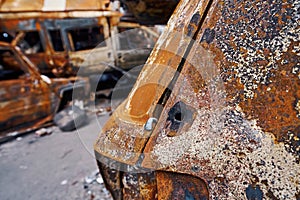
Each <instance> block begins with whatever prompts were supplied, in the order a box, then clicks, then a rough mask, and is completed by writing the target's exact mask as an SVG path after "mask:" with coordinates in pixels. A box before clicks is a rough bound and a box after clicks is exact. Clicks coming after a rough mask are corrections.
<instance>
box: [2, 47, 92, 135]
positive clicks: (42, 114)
mask: <svg viewBox="0 0 300 200" xmlns="http://www.w3.org/2000/svg"><path fill="white" fill-rule="evenodd" d="M0 83H1V84H0V108H1V113H0V132H1V135H3V134H5V133H7V132H11V131H20V130H22V129H24V130H25V129H28V128H30V129H34V128H38V127H39V126H41V125H42V124H43V123H45V122H48V121H51V120H52V119H53V117H54V115H55V113H57V112H58V111H60V110H62V109H63V108H64V107H65V106H66V105H68V103H69V102H71V101H74V100H78V101H84V100H85V97H86V96H87V95H89V93H88V91H89V90H88V87H89V86H88V81H87V80H86V79H83V78H51V79H50V78H48V77H47V76H45V75H41V74H40V72H39V71H38V69H37V68H36V66H35V65H34V64H33V63H32V62H31V61H30V60H29V59H28V58H27V57H26V56H25V55H24V54H23V53H22V51H21V50H20V48H19V47H17V46H16V41H13V42H12V43H6V42H0ZM74 91H76V96H74V95H73V92H74Z"/></svg>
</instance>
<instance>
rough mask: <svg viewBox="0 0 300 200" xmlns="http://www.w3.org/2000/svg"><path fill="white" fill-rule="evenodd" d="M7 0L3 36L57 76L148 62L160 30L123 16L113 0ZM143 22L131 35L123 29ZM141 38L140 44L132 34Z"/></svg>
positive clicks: (1, 10) (2, 7)
mask: <svg viewBox="0 0 300 200" xmlns="http://www.w3.org/2000/svg"><path fill="white" fill-rule="evenodd" d="M51 2H52V1H48V0H44V1H37V2H32V1H30V0H22V1H17V2H16V1H3V2H1V4H0V27H1V30H0V32H1V34H2V35H1V40H12V39H14V38H17V37H18V34H25V36H24V37H23V38H22V39H21V40H19V41H17V44H18V46H20V48H21V49H22V51H23V52H24V53H25V55H27V56H28V58H29V59H30V60H31V61H32V62H33V63H34V64H36V65H37V66H38V68H39V70H40V72H41V73H42V74H46V75H48V76H56V77H67V76H74V75H76V73H77V72H78V70H79V69H80V75H90V74H95V73H102V72H104V71H113V70H116V69H121V70H128V69H131V68H132V67H135V66H138V65H141V64H144V63H145V61H146V59H147V58H148V56H149V54H150V52H151V50H152V48H150V47H153V45H154V43H155V42H156V39H157V37H158V35H157V34H156V33H155V32H154V31H152V30H151V29H149V28H147V27H144V26H140V25H138V24H136V23H129V22H120V17H121V13H120V12H118V11H112V9H111V8H110V7H109V1H108V0H105V1H101V0H97V1H95V0H93V1H80V0H68V1H53V2H52V3H51ZM136 28H138V29H139V30H138V31H136V32H135V33H134V34H131V36H130V37H128V36H126V37H125V38H124V35H121V36H120V37H119V35H118V34H119V33H121V32H124V31H126V30H132V29H136ZM132 39H136V40H138V41H139V42H140V43H139V44H140V45H138V46H131V44H130V43H128V42H132V41H129V40H132Z"/></svg>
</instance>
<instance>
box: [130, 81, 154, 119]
mask: <svg viewBox="0 0 300 200" xmlns="http://www.w3.org/2000/svg"><path fill="white" fill-rule="evenodd" d="M157 87H158V85H157V84H147V85H143V86H141V87H139V88H138V89H137V90H136V92H135V93H134V95H133V96H132V98H131V101H130V109H129V114H130V115H132V116H134V118H136V117H138V120H141V121H142V122H143V123H145V122H146V120H147V119H148V118H149V114H148V110H149V108H150V106H151V105H152V103H153V100H154V98H155V96H156V90H157Z"/></svg>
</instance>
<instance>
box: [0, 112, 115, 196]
mask: <svg viewBox="0 0 300 200" xmlns="http://www.w3.org/2000/svg"><path fill="white" fill-rule="evenodd" d="M107 118H108V114H105V115H102V116H96V115H94V114H91V115H90V116H89V124H88V125H86V126H84V127H82V128H80V129H78V130H77V131H73V132H61V131H60V130H59V129H58V128H57V127H51V128H52V129H53V132H52V134H50V135H46V136H43V137H38V136H36V135H35V134H34V133H32V134H29V135H27V136H25V137H22V138H17V139H16V140H14V141H11V142H8V143H5V144H2V145H1V146H0V160H1V162H0V199H1V200H24V199H25V200H27V199H30V200H48V199H49V200H55V199H57V200H64V199H66V200H69V199H71V200H73V199H76V200H77V199H78V200H81V199H84V200H85V199H88V200H89V199H94V200H97V199H101V200H108V199H111V197H110V195H109V193H108V191H107V190H106V189H105V187H104V185H103V183H102V181H101V177H98V176H96V175H95V173H96V172H97V166H96V162H95V159H94V157H93V150H92V149H93V146H92V145H93V143H94V141H95V139H96V137H97V135H98V134H99V132H100V130H101V126H102V125H103V124H104V122H105V121H106V120H107ZM97 177H98V179H97V181H98V182H97V181H96V178H97Z"/></svg>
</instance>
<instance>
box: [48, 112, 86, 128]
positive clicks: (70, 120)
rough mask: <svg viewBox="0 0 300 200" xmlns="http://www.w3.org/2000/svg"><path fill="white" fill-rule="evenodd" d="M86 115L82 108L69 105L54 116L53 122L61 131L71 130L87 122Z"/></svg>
mask: <svg viewBox="0 0 300 200" xmlns="http://www.w3.org/2000/svg"><path fill="white" fill-rule="evenodd" d="M86 119H87V115H86V113H85V111H84V110H81V109H80V108H79V107H77V106H69V107H67V108H65V109H63V110H62V111H60V112H59V113H57V114H56V115H55V116H54V119H53V121H54V123H55V124H56V125H57V126H58V127H59V128H60V130H62V131H73V130H75V129H76V128H79V127H81V126H83V125H84V124H85V123H86V122H87V120H86Z"/></svg>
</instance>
